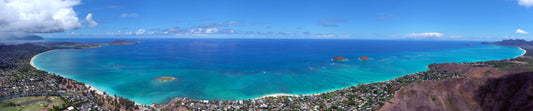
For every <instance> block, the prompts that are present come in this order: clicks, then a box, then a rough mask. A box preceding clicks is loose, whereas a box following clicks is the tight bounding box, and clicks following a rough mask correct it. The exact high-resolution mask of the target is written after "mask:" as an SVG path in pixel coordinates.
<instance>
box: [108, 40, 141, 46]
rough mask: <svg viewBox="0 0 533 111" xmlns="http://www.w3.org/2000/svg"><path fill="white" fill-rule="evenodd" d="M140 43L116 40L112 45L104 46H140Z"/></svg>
mask: <svg viewBox="0 0 533 111" xmlns="http://www.w3.org/2000/svg"><path fill="white" fill-rule="evenodd" d="M138 43H141V42H128V41H125V40H115V41H113V42H111V43H106V44H103V45H130V44H138Z"/></svg>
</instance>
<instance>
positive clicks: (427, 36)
mask: <svg viewBox="0 0 533 111" xmlns="http://www.w3.org/2000/svg"><path fill="white" fill-rule="evenodd" d="M396 37H398V38H408V39H430V40H442V39H455V38H461V36H455V35H454V36H450V35H445V34H442V33H438V32H426V33H412V34H406V35H401V36H396Z"/></svg>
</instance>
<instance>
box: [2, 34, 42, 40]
mask: <svg viewBox="0 0 533 111" xmlns="http://www.w3.org/2000/svg"><path fill="white" fill-rule="evenodd" d="M7 40H43V37H41V36H37V35H28V36H23V37H13V36H12V37H8V38H7Z"/></svg>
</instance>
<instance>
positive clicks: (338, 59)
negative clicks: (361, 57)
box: [331, 55, 348, 61]
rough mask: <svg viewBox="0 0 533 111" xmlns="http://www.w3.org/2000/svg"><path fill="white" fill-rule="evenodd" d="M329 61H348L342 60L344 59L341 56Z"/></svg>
mask: <svg viewBox="0 0 533 111" xmlns="http://www.w3.org/2000/svg"><path fill="white" fill-rule="evenodd" d="M331 60H333V61H346V60H348V59H346V58H344V57H342V56H340V55H339V56H337V57H334V58H333V59H331Z"/></svg>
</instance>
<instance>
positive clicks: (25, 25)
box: [0, 0, 96, 37]
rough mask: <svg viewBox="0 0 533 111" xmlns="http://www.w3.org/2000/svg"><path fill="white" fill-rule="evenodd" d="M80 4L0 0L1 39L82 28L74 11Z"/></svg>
mask: <svg viewBox="0 0 533 111" xmlns="http://www.w3.org/2000/svg"><path fill="white" fill-rule="evenodd" d="M78 4H80V1H79V0H0V36H7V37H9V36H16V35H29V34H35V33H51V32H63V31H66V30H73V29H78V28H81V27H82V24H81V20H79V18H78V16H77V14H76V12H75V11H74V10H73V8H72V7H73V6H75V5H78ZM88 16H89V15H88ZM91 16H92V15H91ZM88 18H91V17H88ZM91 20H92V19H91ZM94 23H96V22H94ZM94 23H93V25H94ZM89 25H91V22H89Z"/></svg>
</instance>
